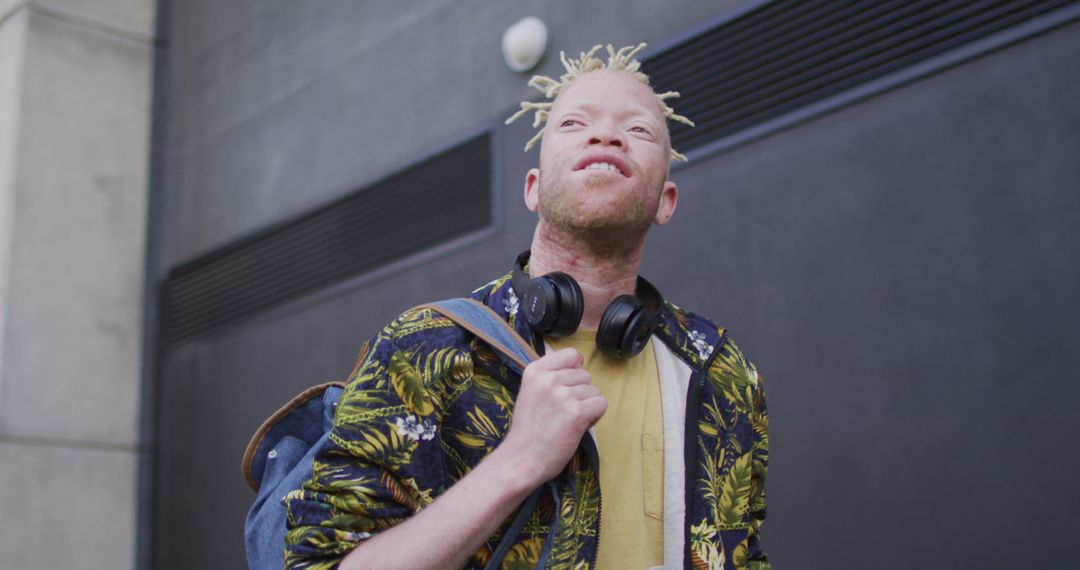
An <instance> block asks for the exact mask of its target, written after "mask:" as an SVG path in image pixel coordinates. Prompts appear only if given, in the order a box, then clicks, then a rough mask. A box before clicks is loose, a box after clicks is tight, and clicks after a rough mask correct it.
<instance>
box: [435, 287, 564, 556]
mask: <svg viewBox="0 0 1080 570" xmlns="http://www.w3.org/2000/svg"><path fill="white" fill-rule="evenodd" d="M420 307H421V308H430V309H432V310H434V311H438V312H439V313H441V314H442V315H444V316H446V317H447V318H449V319H450V320H452V321H454V322H455V323H457V324H458V326H460V327H461V328H464V329H465V330H467V331H469V332H471V333H473V334H474V335H476V336H477V337H478V338H480V339H481V340H483V341H484V342H486V343H488V344H489V345H491V347H492V348H494V349H495V350H496V351H497V352H498V353H499V354H500V355H502V357H503V360H504V361H506V363H507V365H508V366H510V367H511V368H512V369H514V371H515V372H517V373H518V374H521V373H523V372H524V370H525V367H526V366H528V365H529V363H530V362H532V361H534V360H536V359H538V358H540V356H539V355H538V354H536V350H534V349H533V347H532V346H531V345H529V343H527V342H525V339H523V338H521V335H519V334H518V333H517V331H515V330H514V329H513V328H511V327H510V325H509V324H508V323H507V322H506V321H504V320H503V319H502V317H500V316H499V315H498V314H497V313H496V312H495V311H492V310H491V308H490V307H488V306H487V305H484V304H483V303H480V302H479V301H475V300H473V299H447V300H445V301H436V302H434V303H428V304H426V305H420ZM544 491H547V492H549V493H551V496H552V499H553V500H554V504H555V512H556V513H559V512H560V511H561V510H562V509H561V506H560V501H559V492H558V489H557V488H556V486H555V483H554V482H552V481H548V482H547V483H545V484H544V485H541V486H540V487H538V488H537V489H536V490H534V491H533V492H532V493H530V494H529V497H528V498H527V499H525V502H524V503H523V504H522V505H521V508H520V509H518V512H517V515H515V516H514V518H513V520H511V522H510V526H508V527H507V529H506V533H505V534H504V535H503V537H502V540H500V541H499V545H498V546H497V547H496V548H495V550H494V552H493V553H492V556H491V560H489V561H488V563H487V565H486V566H485V567H484V568H485V570H494V569H496V568H499V567H500V566H501V565H502V560H503V558H504V557H506V553H507V552H509V551H510V548H511V547H512V546H513V545H514V543H515V542H516V541H517V537H518V535H519V534H521V531H522V529H523V528H525V524H526V523H527V522H528V521H529V517H530V516H531V515H532V513H533V512H534V511H535V510H536V507H537V503H539V501H540V496H541V495H543V494H544ZM557 527H558V516H556V518H555V521H554V522H553V523H552V525H551V530H550V531H549V532H548V535H547V539H546V540H545V541H544V548H543V551H542V553H541V560H540V564H539V567H543V566H544V564H545V563H546V560H547V555H548V553H550V552H551V545H552V542H553V541H554V539H555V531H556V528H557Z"/></svg>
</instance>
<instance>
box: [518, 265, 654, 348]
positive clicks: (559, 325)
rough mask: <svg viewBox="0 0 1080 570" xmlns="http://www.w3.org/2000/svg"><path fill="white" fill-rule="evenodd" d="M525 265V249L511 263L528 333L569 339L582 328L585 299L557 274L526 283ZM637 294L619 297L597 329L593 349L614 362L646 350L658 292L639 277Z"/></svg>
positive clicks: (578, 288) (574, 283)
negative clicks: (528, 329)
mask: <svg viewBox="0 0 1080 570" xmlns="http://www.w3.org/2000/svg"><path fill="white" fill-rule="evenodd" d="M528 262H529V251H528V250H526V251H524V252H522V253H521V255H519V256H518V257H517V261H516V262H514V272H513V274H512V276H511V281H510V282H511V284H512V285H513V287H514V291H515V292H516V293H517V295H518V296H519V297H520V298H521V306H522V307H523V308H524V309H525V311H524V312H525V320H526V321H528V323H529V326H530V327H532V330H534V331H535V332H538V333H540V334H543V335H545V336H550V337H553V338H560V337H564V336H569V335H571V334H573V333H574V331H576V330H577V328H578V325H579V324H581V315H582V313H583V312H584V310H585V299H584V297H583V296H582V294H581V286H580V285H578V283H577V281H574V278H573V277H571V276H569V275H567V274H566V273H563V272H561V271H556V272H554V273H548V274H547V275H541V276H540V277H537V278H536V279H530V278H529V277H528V276H527V275H526V274H525V264H526V263H528ZM636 293H637V294H636V295H619V296H618V297H615V298H614V299H613V300H612V301H611V304H609V305H608V306H607V308H606V309H604V314H603V315H602V316H601V317H600V328H598V329H597V330H596V347H597V348H599V349H600V352H603V353H604V354H606V355H608V356H613V357H615V358H630V357H632V356H634V355H636V354H637V353H639V352H641V350H642V349H643V348H645V344H646V343H647V342H648V341H649V337H651V336H652V334H653V331H654V330H655V329H656V324H657V322H658V321H659V318H660V307H661V306H662V305H663V304H664V299H663V297H661V296H660V292H659V291H657V290H656V287H653V285H652V283H649V282H648V281H646V280H645V278H643V277H641V276H640V275H639V276H638V278H637V291H636Z"/></svg>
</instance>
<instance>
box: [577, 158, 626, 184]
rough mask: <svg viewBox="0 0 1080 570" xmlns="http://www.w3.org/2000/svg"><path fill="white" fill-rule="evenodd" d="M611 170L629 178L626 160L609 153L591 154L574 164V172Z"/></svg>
mask: <svg viewBox="0 0 1080 570" xmlns="http://www.w3.org/2000/svg"><path fill="white" fill-rule="evenodd" d="M578 171H588V172H611V173H613V174H619V175H621V176H623V177H624V178H630V167H629V166H627V164H626V162H625V161H624V160H623V159H621V158H619V157H617V156H614V155H610V154H592V155H589V156H587V157H585V158H584V159H583V160H581V161H580V162H578V163H577V164H575V165H574V172H578Z"/></svg>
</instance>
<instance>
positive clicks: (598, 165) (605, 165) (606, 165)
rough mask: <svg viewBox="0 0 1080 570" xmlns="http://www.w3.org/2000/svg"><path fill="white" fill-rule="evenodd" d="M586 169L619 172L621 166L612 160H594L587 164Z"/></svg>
mask: <svg viewBox="0 0 1080 570" xmlns="http://www.w3.org/2000/svg"><path fill="white" fill-rule="evenodd" d="M585 170H610V171H612V172H618V171H619V168H618V167H617V166H615V165H614V164H611V163H610V162H594V163H592V164H590V165H588V166H586V167H585Z"/></svg>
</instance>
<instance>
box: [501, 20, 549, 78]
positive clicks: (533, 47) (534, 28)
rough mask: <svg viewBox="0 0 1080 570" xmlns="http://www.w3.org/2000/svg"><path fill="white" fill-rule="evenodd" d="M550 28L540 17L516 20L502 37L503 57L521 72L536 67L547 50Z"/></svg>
mask: <svg viewBox="0 0 1080 570" xmlns="http://www.w3.org/2000/svg"><path fill="white" fill-rule="evenodd" d="M547 41H548V29H547V26H546V25H544V22H542V21H541V20H540V18H536V17H533V16H529V17H527V18H522V19H520V20H518V21H517V22H515V23H514V24H513V25H512V26H510V27H509V28H506V31H505V32H503V37H502V52H503V59H504V60H506V65H507V66H509V67H510V69H513V70H514V71H517V72H519V73H524V72H526V71H529V70H530V69H532V68H534V67H536V64H538V63H540V58H542V57H544V51H545V50H547Z"/></svg>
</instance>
